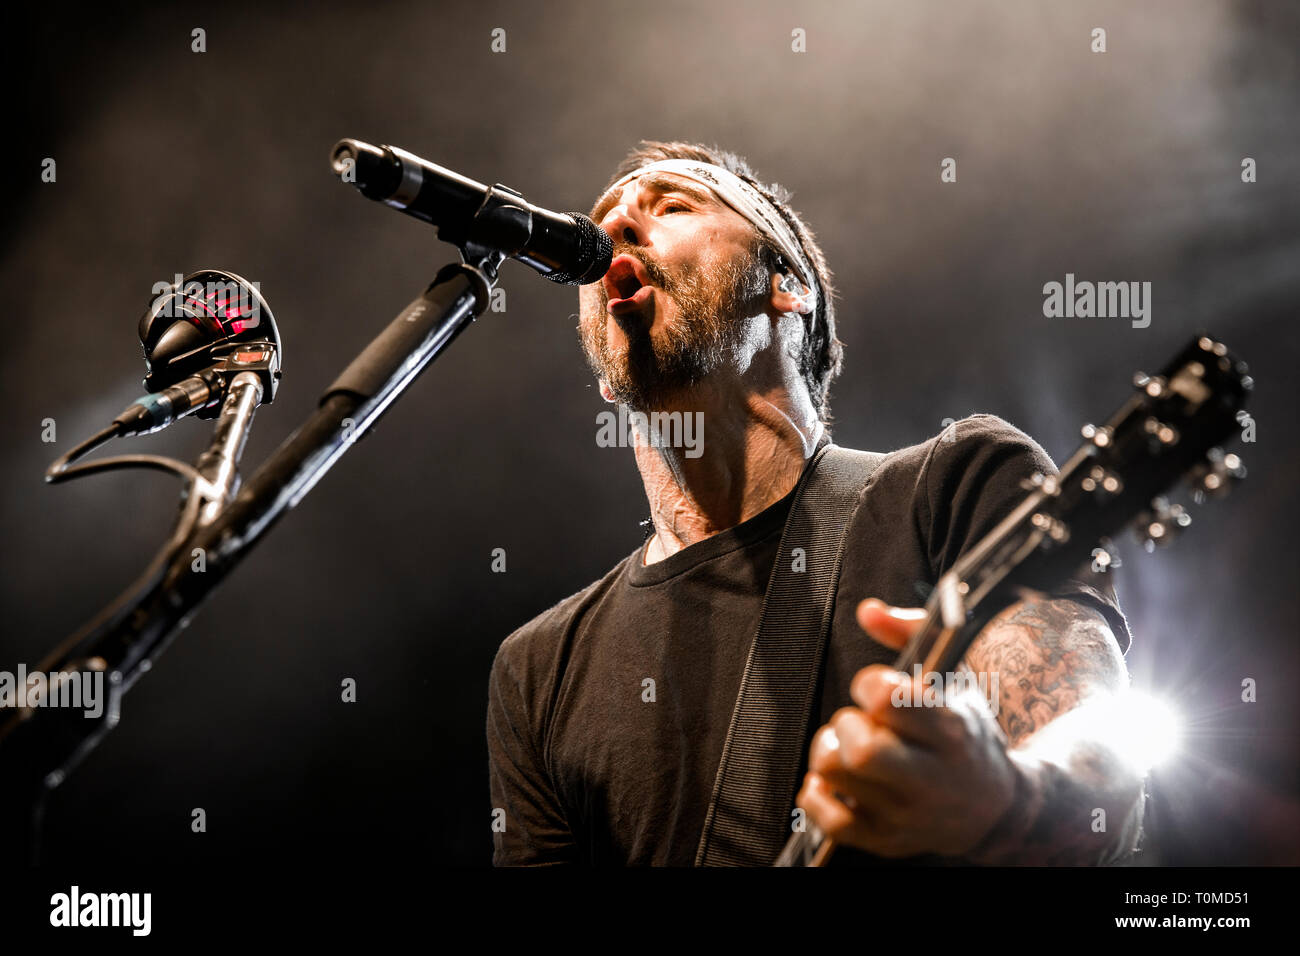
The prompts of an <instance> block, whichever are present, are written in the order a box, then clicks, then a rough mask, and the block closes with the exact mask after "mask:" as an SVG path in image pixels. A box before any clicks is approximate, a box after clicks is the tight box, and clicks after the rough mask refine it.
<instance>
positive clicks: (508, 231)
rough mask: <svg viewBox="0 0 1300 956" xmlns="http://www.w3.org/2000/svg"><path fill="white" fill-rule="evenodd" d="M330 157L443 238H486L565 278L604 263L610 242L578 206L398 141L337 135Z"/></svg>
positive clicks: (598, 271)
mask: <svg viewBox="0 0 1300 956" xmlns="http://www.w3.org/2000/svg"><path fill="white" fill-rule="evenodd" d="M330 165H331V166H332V167H333V169H334V172H335V174H336V175H338V176H339V178H340V179H341V180H342V181H343V182H351V183H354V184H355V185H356V187H357V188H358V189H359V190H361V194H362V195H363V196H365V197H366V198H367V199H374V200H376V201H378V202H382V203H384V204H386V205H389V206H392V207H393V208H394V209H400V210H401V211H402V212H404V213H406V214H407V215H408V216H414V217H415V218H416V219H419V220H421V221H423V222H427V223H430V224H432V225H434V226H437V227H438V238H440V239H442V240H444V241H446V242H451V243H454V244H455V245H457V246H463V245H465V244H466V243H475V244H478V245H482V246H486V247H488V248H489V249H493V250H496V251H498V252H500V253H502V254H503V255H506V256H510V257H512V258H514V259H518V260H519V261H520V262H522V263H523V264H524V265H526V266H530V267H531V268H533V269H536V270H537V271H538V272H540V273H541V274H542V275H544V276H545V277H546V278H548V279H550V280H551V281H552V282H562V283H565V284H568V285H585V284H587V283H589V282H595V281H596V280H597V279H599V278H600V277H601V276H603V275H604V274H605V273H606V272H608V271H609V263H610V260H611V259H612V257H613V243H612V242H611V241H610V238H609V235H608V234H607V233H606V232H605V230H604V229H601V228H600V227H599V226H597V225H596V224H595V223H594V222H592V221H591V220H590V219H589V218H587V217H586V216H584V215H583V214H582V213H579V212H569V213H558V212H552V211H551V210H549V209H543V208H541V207H540V206H534V205H532V204H531V203H529V202H527V201H526V200H525V199H524V197H523V196H521V195H520V194H519V193H518V192H517V191H515V190H513V189H511V188H510V187H509V186H503V185H501V184H500V183H497V184H496V185H494V186H484V185H483V184H482V183H479V182H475V181H474V180H472V179H468V178H466V177H464V176H461V175H460V174H459V173H454V172H452V171H451V170H450V169H444V168H443V167H441V166H438V165H435V164H434V163H431V162H429V161H428V160H427V159H421V158H420V157H419V156H416V155H414V154H412V153H408V152H407V151H406V150H404V149H398V148H397V147H396V146H372V145H371V144H369V143H363V142H360V141H359V140H355V139H344V140H340V141H339V142H338V143H336V144H335V146H334V149H333V152H332V154H331V162H330ZM485 209H487V210H490V215H483V214H481V213H483V212H484V210H485Z"/></svg>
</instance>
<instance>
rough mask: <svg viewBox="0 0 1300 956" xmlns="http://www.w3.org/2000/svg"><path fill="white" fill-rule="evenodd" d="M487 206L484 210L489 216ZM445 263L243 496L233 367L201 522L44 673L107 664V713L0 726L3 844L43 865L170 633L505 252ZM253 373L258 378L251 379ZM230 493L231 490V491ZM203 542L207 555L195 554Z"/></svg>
mask: <svg viewBox="0 0 1300 956" xmlns="http://www.w3.org/2000/svg"><path fill="white" fill-rule="evenodd" d="M493 211H494V210H493V204H492V203H491V202H489V203H486V204H485V205H484V207H483V209H482V210H481V211H480V213H479V215H480V216H485V217H490V216H491V214H492V212H493ZM460 250H461V259H462V261H461V262H460V263H452V264H449V265H447V266H445V267H443V268H442V269H441V270H440V271H439V272H438V274H437V276H436V277H435V278H434V280H433V282H431V283H430V284H429V286H428V288H426V289H425V290H424V292H423V293H422V294H421V295H420V296H419V297H418V298H416V299H415V300H413V301H412V302H411V303H410V304H409V305H408V306H407V307H406V308H405V309H403V310H402V311H401V312H400V313H399V314H398V315H397V317H396V318H395V319H393V320H392V322H391V323H390V324H389V325H388V327H387V328H385V329H384V330H383V331H382V332H380V333H379V335H378V336H376V337H375V338H374V339H373V340H372V341H371V342H370V344H369V345H367V346H366V347H365V349H364V350H363V351H362V352H361V353H360V354H359V355H358V356H357V357H356V358H355V359H354V360H353V361H352V363H351V364H350V365H348V367H347V368H346V369H344V370H343V373H342V374H341V375H339V377H338V378H337V379H335V381H334V383H333V384H332V385H330V387H329V388H328V389H326V391H325V393H324V394H323V395H322V396H321V399H320V402H319V405H318V407H317V409H316V411H315V412H314V413H313V414H312V415H311V417H310V418H308V420H307V421H306V422H305V423H304V424H303V425H302V426H301V427H299V428H298V430H297V431H296V432H294V433H293V434H292V435H290V436H289V438H287V439H286V440H285V441H284V443H283V444H281V445H280V447H279V448H278V449H277V450H276V451H275V452H274V453H273V454H272V455H271V456H270V457H269V458H268V459H267V460H266V461H265V462H264V463H263V464H262V466H261V467H260V468H258V469H257V471H256V472H255V473H254V474H253V476H252V477H251V478H249V480H248V482H247V483H246V484H245V485H244V486H243V487H242V488H240V489H239V490H238V491H237V492H236V491H235V489H236V487H237V485H238V476H237V470H236V466H237V464H238V460H239V456H240V454H241V453H242V450H243V445H244V440H245V438H246V437H247V433H248V429H249V427H250V426H251V424H252V418H253V412H254V410H255V408H256V405H257V403H258V401H260V398H261V385H260V383H259V382H258V380H257V378H256V376H253V375H247V376H246V377H245V375H243V374H242V373H241V375H237V376H235V378H234V379H233V380H232V382H231V385H230V388H229V389H228V394H227V395H226V396H225V398H224V399H223V404H222V411H221V415H220V417H219V419H218V422H217V425H216V429H215V433H214V439H213V443H212V446H211V447H210V448H209V449H208V450H207V451H206V452H204V454H203V455H201V456H200V457H199V459H198V461H197V463H196V468H197V470H198V471H199V474H200V476H201V482H196V483H195V484H196V485H197V487H191V489H190V491H189V495H188V498H189V501H188V502H187V508H188V507H194V506H195V503H196V502H200V504H199V505H198V506H199V507H200V512H199V516H198V520H196V521H194V522H193V528H192V530H190V532H189V533H188V534H187V535H186V536H185V537H184V539H183V540H182V541H180V542H179V543H178V544H177V545H176V546H175V547H174V548H173V549H171V551H170V553H169V555H168V559H167V565H166V570H165V572H164V573H163V574H162V575H161V577H160V578H159V580H158V582H157V583H156V584H155V585H154V586H153V587H151V588H150V589H148V590H147V591H146V592H145V593H144V594H142V595H141V596H140V597H139V598H138V599H137V600H136V601H135V602H134V603H133V604H132V605H130V606H128V607H126V608H124V609H122V610H121V611H119V612H118V613H116V614H114V615H112V616H111V617H110V618H109V619H107V620H105V621H104V622H102V623H100V624H98V625H97V626H95V627H93V629H92V630H91V631H90V633H88V634H87V635H86V636H85V637H80V636H78V635H74V639H72V640H70V641H68V642H65V644H64V645H62V646H61V647H60V648H58V649H56V650H55V651H54V652H53V654H52V655H51V656H50V658H47V662H46V663H42V665H40V668H41V670H42V671H55V672H60V673H63V672H69V673H76V672H81V673H83V674H87V675H90V674H93V673H94V672H96V671H102V672H104V674H105V678H106V679H105V680H104V682H105V684H106V685H107V686H106V690H107V695H108V700H107V702H105V704H104V706H103V707H102V713H101V716H100V717H99V718H98V719H96V718H88V717H85V716H83V715H82V713H81V712H80V711H78V710H76V709H74V708H58V707H54V708H52V707H37V708H27V709H25V710H22V711H20V712H19V714H18V716H16V717H12V718H9V719H8V720H7V721H5V723H4V724H2V725H0V847H13V846H16V847H25V848H26V853H27V855H28V858H29V860H30V861H31V862H33V863H35V862H38V860H39V852H40V850H39V831H40V823H41V817H42V814H43V808H44V802H45V799H46V797H47V796H48V794H49V793H50V792H51V791H52V790H53V789H54V788H55V787H57V786H58V785H59V784H60V783H62V782H63V780H64V779H65V778H66V777H67V774H68V773H69V772H70V771H71V770H72V769H73V768H74V767H75V766H76V765H77V764H78V763H79V762H80V761H81V760H82V759H83V758H84V757H85V756H86V754H87V753H89V752H90V750H92V749H93V748H94V747H95V745H96V744H97V743H98V742H99V741H100V740H101V739H102V738H103V736H104V735H105V734H106V733H108V731H109V730H111V729H112V728H113V727H114V726H115V725H116V724H117V722H118V719H119V714H120V701H121V697H122V695H123V694H124V693H125V692H126V691H127V690H129V689H130V688H131V686H132V685H133V684H134V683H135V682H136V681H137V680H139V678H140V677H141V676H142V675H143V674H145V673H146V672H148V671H149V670H150V669H151V668H152V666H153V662H154V660H156V659H157V657H158V655H159V654H161V653H162V652H163V651H164V650H165V649H166V648H167V646H168V645H169V644H170V642H171V640H172V638H173V637H174V635H175V633H176V632H177V631H178V630H180V629H182V628H184V627H185V626H186V625H187V624H188V623H189V621H190V618H191V617H192V615H193V614H194V612H195V610H196V609H197V608H198V606H199V605H200V604H201V603H202V602H203V600H204V599H205V598H206V597H207V596H208V595H209V594H210V593H211V592H212V591H213V589H215V588H216V586H217V585H218V584H220V583H221V581H222V580H224V579H225V577H226V575H228V574H229V573H230V572H231V571H233V570H234V568H235V567H236V566H237V565H238V564H239V562H240V561H241V560H242V559H243V558H244V556H245V555H246V554H247V553H248V552H249V551H250V550H251V549H252V547H253V546H254V545H255V544H256V543H257V542H258V541H259V540H261V538H262V536H263V535H264V534H265V533H266V532H267V531H269V530H270V528H271V527H272V525H274V524H275V522H276V521H278V520H279V519H280V517H281V516H282V515H283V514H284V513H285V512H286V511H288V510H289V509H290V508H292V507H293V506H294V505H296V504H297V503H298V502H299V501H301V500H302V499H303V498H304V497H305V496H306V495H307V493H308V492H310V491H311V489H312V488H313V487H315V485H316V482H318V481H320V479H321V478H322V477H323V476H324V475H325V473H326V472H327V471H329V469H330V468H332V467H333V466H334V463H335V462H337V461H338V460H339V458H341V457H342V456H343V455H344V453H346V452H347V450H348V449H349V448H351V447H352V445H353V444H354V443H355V442H356V440H357V439H358V438H360V437H361V436H362V435H364V434H366V432H367V431H368V430H369V429H370V427H371V426H372V425H374V424H375V422H377V421H378V420H379V418H380V417H381V416H382V415H383V414H384V412H385V411H386V410H387V409H388V408H389V407H390V406H391V405H392V404H393V402H394V401H396V400H397V398H398V397H399V396H400V395H401V394H402V393H403V392H404V391H405V390H406V388H407V387H408V386H409V385H410V384H411V383H412V382H413V381H414V380H415V378H416V376H418V375H419V374H420V372H422V371H423V370H424V369H425V367H426V366H428V364H429V363H430V362H432V361H433V359H434V358H436V357H437V356H438V355H439V354H441V352H442V351H443V349H445V348H446V347H447V346H448V345H449V344H451V342H452V340H453V339H455V338H456V336H457V335H459V334H460V333H461V332H462V331H463V330H464V329H465V327H466V326H468V325H469V324H470V323H471V322H472V321H474V319H475V318H476V317H477V316H479V315H482V314H483V312H484V311H485V310H486V309H487V307H488V305H489V303H490V301H491V293H492V289H493V287H494V285H495V284H496V280H497V269H498V268H499V267H500V265H501V262H502V261H503V260H504V258H505V255H504V254H503V253H501V252H499V251H497V250H495V249H492V248H488V247H486V246H483V245H479V244H477V243H475V242H470V241H467V242H464V243H462V244H461V245H460ZM248 379H251V380H252V382H251V383H250V382H249V381H248ZM232 493H233V494H234V497H233V498H230V495H231V494H232ZM196 548H197V549H201V554H202V561H200V560H199V559H198V558H197V557H194V554H195V549H196Z"/></svg>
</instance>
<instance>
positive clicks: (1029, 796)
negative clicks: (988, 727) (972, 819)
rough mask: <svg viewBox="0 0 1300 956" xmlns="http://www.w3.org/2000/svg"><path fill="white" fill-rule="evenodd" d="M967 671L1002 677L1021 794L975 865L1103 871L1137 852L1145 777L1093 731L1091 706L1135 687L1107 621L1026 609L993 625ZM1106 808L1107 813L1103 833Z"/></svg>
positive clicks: (1019, 607) (1002, 708)
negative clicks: (1096, 698) (1092, 700)
mask: <svg viewBox="0 0 1300 956" xmlns="http://www.w3.org/2000/svg"><path fill="white" fill-rule="evenodd" d="M965 664H966V666H968V667H969V668H970V669H971V670H972V671H974V672H975V673H977V674H978V673H980V672H986V673H988V674H990V675H992V674H996V675H997V687H998V723H999V724H1000V725H1001V727H1002V729H1003V731H1004V732H1005V733H1006V735H1007V740H1008V749H1009V751H1010V752H1011V755H1012V757H1013V763H1016V764H1017V766H1018V767H1019V768H1020V769H1019V773H1020V778H1019V780H1018V786H1020V788H1021V789H1020V790H1019V791H1018V793H1017V799H1016V802H1015V805H1014V806H1013V809H1012V810H1011V811H1009V813H1008V815H1007V817H1006V818H1004V820H1003V821H1002V822H1001V823H999V825H998V826H997V827H995V828H994V831H993V832H992V833H990V835H989V837H988V838H987V839H986V840H985V843H984V844H983V845H982V846H981V848H979V850H978V852H976V853H975V854H973V855H972V862H983V863H1003V864H1006V863H1013V864H1016V863H1019V864H1033V865H1049V866H1052V865H1057V866H1059V865H1072V864H1076V865H1077V864H1098V863H1112V862H1116V861H1118V860H1120V859H1123V858H1124V857H1125V856H1127V855H1128V854H1129V853H1131V852H1132V851H1133V850H1134V849H1135V848H1136V845H1137V842H1138V839H1139V835H1140V832H1141V826H1142V815H1143V807H1144V803H1145V799H1144V797H1145V795H1144V792H1143V783H1142V779H1141V777H1140V776H1139V775H1138V774H1137V773H1136V772H1135V771H1134V770H1132V769H1131V768H1130V767H1128V766H1127V765H1126V764H1125V763H1124V761H1123V760H1121V759H1120V757H1119V755H1118V754H1117V753H1115V751H1113V750H1112V749H1111V748H1110V746H1109V743H1108V742H1107V741H1105V740H1098V739H1094V738H1093V736H1092V735H1090V734H1089V733H1088V732H1087V730H1088V727H1089V725H1090V723H1091V721H1090V720H1089V719H1088V714H1087V701H1088V698H1089V697H1090V696H1092V695H1094V694H1105V693H1117V692H1119V691H1122V690H1124V689H1125V688H1126V687H1127V685H1128V674H1127V671H1126V670H1125V667H1124V659H1123V657H1122V655H1121V654H1120V651H1119V645H1118V644H1117V643H1116V641H1115V637H1114V635H1113V634H1112V633H1111V631H1110V627H1109V626H1108V625H1107V623H1106V620H1105V618H1103V617H1102V616H1101V614H1100V613H1098V612H1097V611H1094V610H1092V609H1091V608H1088V607H1086V606H1084V605H1082V604H1079V603H1076V602H1074V601H1069V600H1044V601H1021V602H1018V603H1016V604H1013V605H1012V606H1011V607H1009V608H1007V609H1006V610H1004V611H1003V612H1002V613H1001V614H999V615H998V616H997V617H995V618H994V619H993V620H992V621H991V622H989V624H988V626H987V627H985V628H984V630H983V631H982V632H981V633H980V635H979V637H977V638H976V639H975V641H974V643H972V644H971V646H970V648H969V649H968V651H967V654H966V659H965ZM1080 705H1083V706H1082V707H1081V706H1080ZM1076 708H1079V710H1078V712H1077V713H1075V714H1073V715H1070V712H1071V711H1075V710H1076ZM1067 715H1069V716H1067ZM1062 717H1065V718H1066V719H1064V720H1061V719H1060V718H1062ZM1098 809H1103V810H1104V811H1105V814H1106V816H1105V820H1106V826H1105V827H1104V828H1103V829H1100V830H1099V829H1097V828H1096V826H1095V824H1096V821H1097V820H1098V815H1097V810H1098Z"/></svg>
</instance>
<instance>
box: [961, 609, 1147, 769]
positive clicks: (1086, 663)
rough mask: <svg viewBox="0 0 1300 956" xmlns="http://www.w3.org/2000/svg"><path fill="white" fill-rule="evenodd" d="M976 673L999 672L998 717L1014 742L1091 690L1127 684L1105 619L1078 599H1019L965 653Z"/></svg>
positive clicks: (1112, 689) (1109, 688)
mask: <svg viewBox="0 0 1300 956" xmlns="http://www.w3.org/2000/svg"><path fill="white" fill-rule="evenodd" d="M966 665H967V666H968V667H969V668H970V669H971V670H972V671H974V672H975V673H977V674H978V673H980V672H987V673H989V674H997V678H998V683H997V686H998V698H999V699H998V722H999V723H1000V724H1001V725H1002V729H1003V731H1004V732H1005V733H1006V735H1007V740H1008V741H1010V745H1011V746H1012V747H1013V748H1014V747H1018V746H1020V744H1022V743H1023V742H1024V741H1025V739H1026V738H1028V737H1029V736H1030V735H1031V734H1033V733H1034V732H1035V731H1037V730H1039V729H1041V728H1042V727H1043V726H1044V725H1045V724H1047V722H1048V721H1050V720H1053V719H1054V718H1056V717H1059V716H1060V715H1061V714H1063V713H1065V712H1066V711H1068V710H1070V709H1072V708H1073V707H1075V706H1076V705H1077V704H1078V703H1079V701H1080V700H1082V699H1083V698H1084V697H1086V696H1087V695H1088V694H1089V693H1091V692H1094V691H1106V692H1112V693H1114V692H1117V691H1120V690H1122V689H1123V688H1124V687H1125V686H1126V685H1127V683H1128V678H1127V674H1126V672H1125V670H1124V659H1123V658H1122V657H1121V656H1120V652H1119V645H1118V644H1117V643H1116V642H1115V637H1114V635H1112V634H1111V632H1110V627H1109V625H1107V623H1106V619H1105V618H1104V617H1102V616H1101V614H1100V613H1099V612H1097V611H1094V610H1093V609H1092V608H1089V607H1085V606H1084V605H1082V604H1079V603H1077V602H1075V601H1068V600H1048V601H1036V602H1027V601H1020V602H1018V603H1016V604H1013V605H1011V607H1009V608H1007V609H1006V610H1005V611H1003V612H1002V613H1001V614H999V615H998V616H997V617H995V618H994V619H993V620H992V621H990V622H989V624H988V626H987V627H985V628H984V630H983V631H982V632H981V633H980V635H979V637H977V638H976V639H975V641H974V643H972V644H971V646H970V648H969V649H968V650H967V652H966Z"/></svg>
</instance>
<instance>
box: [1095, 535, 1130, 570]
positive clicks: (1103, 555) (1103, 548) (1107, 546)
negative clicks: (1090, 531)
mask: <svg viewBox="0 0 1300 956" xmlns="http://www.w3.org/2000/svg"><path fill="white" fill-rule="evenodd" d="M1097 545H1098V546H1097V547H1095V548H1093V549H1092V570H1093V571H1094V572H1096V573H1097V574H1104V573H1105V572H1107V571H1113V570H1115V569H1116V568H1118V567H1122V566H1123V565H1122V564H1121V563H1120V560H1119V552H1118V551H1116V550H1115V546H1114V543H1113V542H1112V541H1111V540H1110V538H1102V539H1101V540H1100V541H1099V542H1097Z"/></svg>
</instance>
